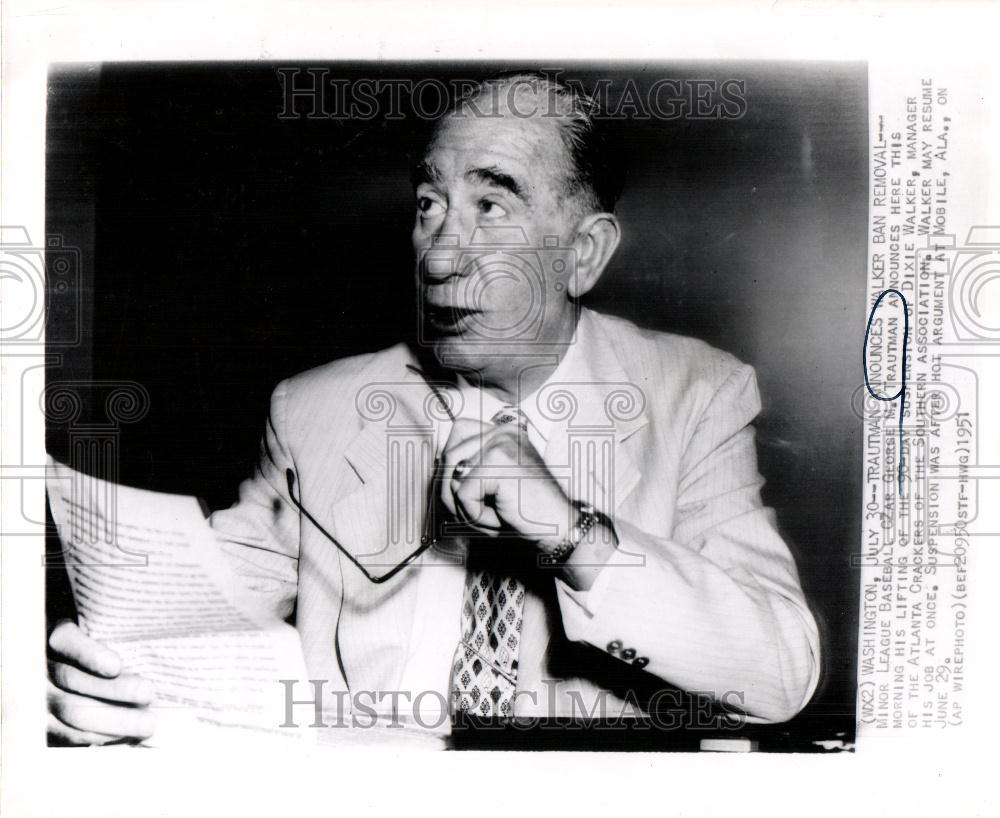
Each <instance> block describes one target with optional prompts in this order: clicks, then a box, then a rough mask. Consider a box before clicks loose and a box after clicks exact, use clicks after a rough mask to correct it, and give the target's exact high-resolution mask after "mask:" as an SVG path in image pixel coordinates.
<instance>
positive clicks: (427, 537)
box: [285, 461, 438, 585]
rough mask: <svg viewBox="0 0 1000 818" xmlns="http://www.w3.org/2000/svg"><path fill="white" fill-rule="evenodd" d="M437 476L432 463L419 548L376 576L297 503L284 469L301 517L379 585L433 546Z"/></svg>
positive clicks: (290, 476)
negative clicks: (431, 474)
mask: <svg viewBox="0 0 1000 818" xmlns="http://www.w3.org/2000/svg"><path fill="white" fill-rule="evenodd" d="M437 474H438V464H437V462H436V461H435V463H434V476H433V477H432V479H431V485H430V488H429V490H428V492H427V507H426V508H425V509H424V533H423V534H422V535H421V537H420V547H419V548H417V550H416V551H414V552H413V553H412V554H410V555H409V556H408V557H406V559H404V560H403V561H402V562H400V563H399V564H398V565H396V566H395V567H394V568H392V570H390V571H389V572H387V573H385V574H382V575H380V576H377V575H375V574H373V573H372V572H371V571H369V570H368V569H367V568H366V567H365V566H364V564H362V563H361V562H360V561H359V560H358V558H357V557H355V556H354V554H352V553H351V552H350V551H348V550H347V549H346V548H345V547H344V546H343V545H341V544H340V542H338V540H337V538H336V537H334V536H333V534H331V533H330V532H329V531H327V530H326V529H325V528H324V527H323V526H322V525H321V524H320V522H319V520H317V519H316V518H315V517H313V516H312V514H310V513H309V511H308V510H307V509H306V507H305V506H304V505H302V503H301V502H300V501H299V498H298V497H296V495H295V472H294V471H292V470H291V469H285V480H286V481H287V483H288V496H289V498H290V499H291V501H292V504H293V505H294V506H295V507H296V508H297V509H298V510H299V511H300V512H301V514H302V516H303V517H305V518H306V519H307V520H308V521H309V522H310V523H312V524H313V525H314V526H315V527H316V530H317V531H319V532H320V534H322V535H323V536H324V537H326V538H327V539H328V540H329V541H330V542H332V543H333V544H334V545H335V546H336V547H337V548H338V549H339V550H340V552H341V553H342V554H343V555H344V556H345V557H347V559H349V560H350V561H351V562H352V563H353V564H354V565H355V566H356V567H357V569H358V570H359V571H361V573H362V574H364V575H365V578H366V579H367V580H368V581H369V582H374V583H375V584H376V585H379V584H381V583H383V582H387V581H388V580H390V579H392V578H393V577H394V576H396V574H398V573H399V572H400V571H402V570H403V569H404V568H406V566H408V565H410V564H411V563H412V562H413V561H414V560H416V559H417V557H419V556H420V555H421V554H423V553H424V551H426V550H427V549H428V548H430V547H431V546H432V545H434V544H435V543H436V542H437V541H438V538H437V536H436V533H432V532H433V531H434V526H433V523H432V518H433V516H434V498H435V497H436V495H437V488H436V487H437V484H438V480H437Z"/></svg>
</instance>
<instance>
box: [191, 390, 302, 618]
mask: <svg viewBox="0 0 1000 818" xmlns="http://www.w3.org/2000/svg"><path fill="white" fill-rule="evenodd" d="M286 390H287V382H282V383H280V384H279V385H278V386H277V388H276V389H275V390H274V393H273V394H272V396H271V406H270V411H269V413H268V417H267V424H266V426H265V429H264V435H263V438H262V440H261V445H260V453H259V458H258V463H257V466H256V467H255V469H254V473H253V476H252V477H250V478H248V479H246V480H244V481H243V482H242V483H241V484H240V489H239V499H238V500H237V501H236V503H235V504H234V505H233V506H232V507H231V508H228V509H225V510H223V511H216V512H215V513H214V514H212V515H211V517H210V518H209V523H210V524H211V526H212V528H213V529H215V532H216V534H217V536H218V537H219V539H220V541H221V545H222V549H223V552H224V553H225V555H226V557H227V559H228V561H229V563H230V565H231V566H232V568H233V576H234V581H235V589H234V590H235V593H236V596H237V599H238V600H239V601H240V602H241V603H242V604H243V605H244V607H245V608H246V609H247V610H248V611H249V612H251V613H254V614H257V615H259V616H262V617H269V618H273V617H276V618H279V619H286V618H288V617H289V616H290V615H291V614H292V612H293V610H294V608H295V598H296V590H297V585H298V553H299V514H298V510H297V509H296V507H295V506H294V505H293V504H292V502H291V500H290V498H289V495H288V486H287V478H286V470H287V469H290V468H294V466H293V462H292V457H291V454H290V453H289V451H288V449H287V444H286V437H285V414H284V407H285V399H286Z"/></svg>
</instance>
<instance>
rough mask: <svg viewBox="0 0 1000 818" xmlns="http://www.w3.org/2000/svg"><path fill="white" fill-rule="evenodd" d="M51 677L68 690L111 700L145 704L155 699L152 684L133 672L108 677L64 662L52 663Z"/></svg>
mask: <svg viewBox="0 0 1000 818" xmlns="http://www.w3.org/2000/svg"><path fill="white" fill-rule="evenodd" d="M52 681H53V682H55V684H56V685H57V686H58V687H60V688H61V689H62V690H65V691H67V692H69V693H79V694H81V695H83V696H92V697H94V698H98V699H104V700H105V701H109V702H121V703H122V704H131V705H137V706H144V705H148V704H152V703H153V696H154V690H153V684H152V682H150V681H149V680H148V679H143V678H142V677H141V676H136V675H135V674H133V673H127V674H123V675H121V676H116V677H115V678H113V679H106V678H102V677H100V676H94V675H93V674H91V673H87V672H86V671H84V670H80V669H79V668H77V667H73V666H72V665H67V664H65V663H63V662H56V663H54V664H53V665H52Z"/></svg>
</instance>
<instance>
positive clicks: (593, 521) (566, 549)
mask: <svg viewBox="0 0 1000 818" xmlns="http://www.w3.org/2000/svg"><path fill="white" fill-rule="evenodd" d="M573 507H574V508H575V509H576V510H577V515H578V516H577V518H576V523H574V525H573V527H572V528H571V529H570V530H569V534H567V535H566V539H564V540H563V541H562V542H561V543H559V544H558V545H557V546H556V547H555V548H553V549H552V550H551V551H549V552H548V553H546V554H543V555H542V557H541V562H542V564H543V565H562V564H563V563H564V562H566V560H567V559H569V556H570V554H572V553H573V552H574V551H575V550H576V547H577V546H578V545H579V544H580V543H581V542H583V538H584V537H586V536H587V533H588V532H589V531H590V529H592V528H593V527H594V526H595V525H597V524H598V523H604V524H605V525H607V524H608V519H607V517H606V516H605V515H604V514H601V513H600V512H599V511H598V510H597V509H596V508H594V507H593V506H592V505H591V504H590V503H584V502H582V501H580V500H574V501H573Z"/></svg>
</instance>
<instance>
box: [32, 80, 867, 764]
mask: <svg viewBox="0 0 1000 818" xmlns="http://www.w3.org/2000/svg"><path fill="white" fill-rule="evenodd" d="M278 67H279V66H278V65H274V64H266V63H256V64H223V63H218V64H193V65H192V64H185V65H180V64H173V65H168V64H142V65H135V64H133V65H128V64H117V65H112V64H104V65H94V66H80V65H77V66H60V67H56V68H54V69H53V71H52V73H51V76H50V89H49V105H48V134H47V139H48V143H47V162H48V165H47V208H48V216H47V219H48V224H47V229H48V233H49V234H50V237H52V236H58V237H60V238H61V239H62V242H63V244H64V246H68V247H71V248H76V250H75V251H74V252H72V253H70V254H69V257H70V258H73V259H75V262H74V263H75V265H76V267H75V269H74V271H73V273H72V275H71V276H70V279H71V286H70V287H69V288H68V289H67V290H60V291H59V292H56V291H54V290H50V292H49V324H48V339H49V343H50V349H51V350H52V352H53V357H52V359H51V366H50V368H49V372H48V378H49V381H50V383H52V382H55V381H60V382H64V381H71V382H74V383H76V384H78V385H79V392H80V394H81V397H82V399H83V404H84V413H83V415H82V416H81V417H80V418H78V419H77V420H76V421H75V423H76V424H77V428H78V427H79V425H80V424H84V423H87V422H94V423H99V424H100V423H104V422H106V421H107V418H106V417H105V416H104V415H103V412H104V402H103V394H102V392H101V390H102V386H101V384H102V383H106V382H122V381H135V382H138V383H139V384H142V386H143V387H144V388H145V389H146V390H147V392H148V393H149V397H150V403H149V410H148V413H147V414H145V416H144V417H143V418H142V419H141V420H139V421H137V422H135V423H131V424H124V425H121V426H119V427H118V428H117V431H116V434H117V452H118V457H117V463H116V465H115V466H114V472H115V474H116V475H117V479H119V480H121V481H122V482H124V483H128V484H132V485H137V486H141V487H144V488H151V489H156V490H162V491H170V492H177V493H184V494H194V495H198V496H200V497H203V498H205V499H206V501H207V502H208V505H209V506H210V507H212V508H218V507H224V506H227V505H229V504H230V503H232V502H233V501H234V499H235V497H236V488H237V485H238V483H239V481H240V480H241V479H242V478H243V477H244V476H246V475H247V474H249V472H250V469H251V468H252V465H253V462H254V459H255V457H256V453H257V444H258V440H259V436H260V433H261V431H262V428H263V421H264V418H265V414H266V410H267V402H268V397H269V394H270V391H271V389H272V388H273V386H274V385H275V384H276V383H277V382H278V381H279V380H281V379H282V378H284V377H286V376H288V375H290V374H293V373H295V372H297V371H300V370H302V369H305V368H308V367H311V366H314V365H317V364H320V363H323V362H325V361H328V360H331V359H333V358H337V357H340V356H343V355H349V354H352V353H356V352H360V351H365V350H372V349H378V348H381V347H384V346H388V345H390V344H392V343H394V342H396V341H398V340H399V339H400V338H402V337H407V336H409V335H411V334H412V331H413V327H414V320H415V319H414V317H413V310H412V304H413V300H412V290H411V286H412V285H411V283H410V282H411V277H412V276H411V270H412V258H411V250H410V245H409V233H410V230H411V227H412V218H413V202H412V191H411V188H410V184H409V171H410V168H411V167H412V165H413V164H414V162H415V161H416V160H417V159H419V156H420V151H421V149H422V147H423V139H424V136H425V130H426V126H427V123H426V122H423V121H418V120H417V118H415V117H413V116H412V115H409V116H404V117H403V118H402V119H398V120H396V119H386V118H385V117H381V116H377V117H375V118H372V119H368V120H350V119H330V118H318V119H309V118H304V117H299V118H294V119H280V118H279V116H278V114H279V112H280V111H281V110H282V108H283V105H284V99H283V88H282V82H281V78H280V77H279V75H278V74H277V72H276V69H277V68H278ZM299 67H301V68H305V67H308V66H307V65H300V66H299ZM314 67H324V68H328V69H329V71H330V76H332V77H338V78H345V79H351V78H358V77H368V78H376V77H393V78H397V77H413V78H414V79H418V78H421V77H428V76H431V77H438V78H441V79H445V80H447V79H448V78H450V77H462V78H472V79H475V78H478V77H481V76H483V75H488V74H492V73H495V72H497V71H501V70H510V69H511V68H514V67H516V66H513V65H509V64H503V65H500V64H476V65H474V66H457V65H455V64H450V65H448V66H441V65H431V64H426V65H414V64H407V65H393V64H386V63H378V64H370V65H357V64H354V65H352V66H347V65H338V64H335V63H330V64H325V65H323V66H319V65H318V64H314ZM532 67H533V68H537V66H532ZM545 67H546V68H549V67H550V66H545ZM560 67H562V68H565V69H566V73H565V75H564V76H565V77H567V78H573V79H579V80H581V81H583V83H584V85H585V86H587V87H590V85H591V84H592V83H593V81H594V80H595V79H597V78H598V77H608V78H611V79H612V80H613V82H612V86H611V99H612V100H614V99H615V94H616V93H621V91H622V90H623V89H624V88H625V87H626V84H625V83H626V80H627V79H628V78H631V79H632V80H633V81H634V82H635V83H636V84H637V86H638V87H639V88H640V89H645V88H648V86H649V85H650V84H651V83H652V82H653V81H655V80H657V79H660V78H664V77H669V78H677V79H695V78H698V79H714V80H717V81H719V82H721V81H723V80H726V79H730V78H735V79H739V80H743V81H745V83H746V100H747V109H746V114H745V115H744V116H743V117H741V118H739V119H692V118H683V119H675V120H663V119H646V120H641V119H637V118H631V119H629V120H627V121H624V122H622V123H620V124H619V125H618V126H617V127H618V128H619V135H620V136H621V138H622V139H623V142H624V144H625V157H626V161H627V164H628V174H629V180H628V183H627V185H626V188H625V194H624V196H623V198H622V201H621V204H620V208H619V214H620V217H621V220H622V222H623V225H624V229H625V238H624V240H623V243H622V246H621V248H620V249H619V252H618V254H617V256H616V257H615V259H614V260H613V262H612V264H611V266H610V268H609V269H608V271H607V273H606V274H605V277H604V279H603V281H602V282H601V284H600V285H599V287H598V288H597V289H596V290H595V292H594V293H592V294H591V296H589V297H588V299H587V301H586V303H587V304H588V305H590V306H593V307H596V308H597V309H600V310H604V311H607V312H611V313H616V314H619V315H623V316H625V317H628V318H630V319H632V320H634V321H636V322H637V323H639V324H641V325H645V326H649V327H653V328H656V329H662V330H669V331H673V332H679V333H683V334H689V335H695V336H698V337H700V338H703V339H704V340H706V341H708V342H709V343H711V344H713V345H715V346H718V347H721V348H723V349H726V350H729V351H730V352H732V353H734V354H735V355H737V356H738V357H739V358H741V359H742V360H744V361H746V362H747V363H750V364H752V365H753V366H755V367H756V369H757V373H758V377H759V381H760V386H761V392H762V394H763V399H764V411H763V413H762V415H761V416H760V418H759V419H758V443H759V452H760V460H761V464H760V465H761V471H762V473H763V474H764V476H765V477H766V478H767V480H768V483H767V486H766V487H765V490H764V495H765V501H766V502H767V503H768V504H769V505H772V506H774V507H775V509H776V511H777V514H778V519H779V523H780V525H781V528H782V531H783V532H784V534H785V536H786V538H787V540H788V541H789V543H790V545H791V547H792V549H793V551H794V553H795V555H796V557H797V560H798V564H799V568H800V572H801V575H802V582H803V586H804V588H805V591H806V594H807V596H808V597H809V599H810V601H811V603H812V604H813V607H814V609H815V611H816V613H817V618H818V620H819V621H820V627H821V629H822V630H823V635H824V648H825V655H824V674H823V680H822V682H821V686H820V689H819V691H818V692H817V694H816V696H815V697H814V699H813V702H812V704H810V706H809V707H808V708H807V709H806V710H805V711H804V712H803V714H801V715H800V716H799V717H797V718H796V719H795V720H794V721H792V722H790V723H788V724H787V725H783V726H781V727H779V728H769V730H770V732H769V733H767V734H766V738H767V740H768V741H769V742H770V745H769V746H772V747H774V748H775V749H779V748H781V747H789V748H790V747H793V746H794V747H797V748H799V749H804V748H806V747H809V746H811V745H810V744H809V741H810V740H812V739H824V738H831V737H841V738H843V739H845V740H847V741H851V740H853V736H854V698H855V665H856V629H857V606H858V601H857V596H858V574H857V571H856V569H855V568H854V567H852V565H851V561H850V555H851V554H852V553H854V552H855V551H858V550H859V547H858V536H859V532H860V477H861V436H860V432H861V426H860V421H859V420H858V419H857V417H856V416H855V414H854V413H853V411H852V408H851V396H852V394H853V392H854V391H855V388H856V387H857V385H858V383H859V381H860V378H861V367H860V361H861V342H862V335H863V329H864V314H863V303H864V302H863V298H862V292H863V286H864V281H865V246H866V245H865V235H866V232H865V231H866V219H867V209H866V196H867V181H866V179H867V177H866V173H867V161H868V159H867V84H866V70H865V67H864V66H863V65H861V64H837V65H832V64H804V63H795V64H773V63H772V64H745V63H710V64H677V63H670V64H661V65H650V64H635V65H626V64H621V63H619V64H617V65H616V66H615V68H614V69H612V70H606V69H601V70H598V69H595V67H594V66H573V65H565V66H560ZM402 102H403V105H404V112H405V111H406V105H407V102H408V100H407V99H406V98H405V96H404V97H403V99H402ZM307 108H308V106H307V105H305V106H304V107H300V108H299V110H302V111H304V110H307ZM64 280H65V279H64ZM77 331H78V332H79V334H80V336H81V337H82V339H83V343H82V344H73V343H72V339H73V337H74V335H75V333H76V332H77ZM62 341H67V342H68V343H65V344H62V343H61V342H62ZM90 383H93V384H94V385H93V386H92V387H91V386H88V385H87V384H90ZM330 422H336V420H335V419H330ZM72 431H73V430H72V429H69V428H68V427H67V426H66V425H65V424H56V423H50V426H49V437H48V446H49V450H50V451H51V452H52V453H53V454H54V455H55V456H57V457H60V458H62V459H71V458H70V454H69V447H68V445H67V440H68V434H67V433H68V432H72ZM72 465H76V466H77V467H82V468H85V469H88V470H92V469H95V468H98V467H96V466H94V465H93V464H89V465H88V464H84V463H73V464H72ZM101 468H103V467H101ZM50 588H53V589H56V588H58V582H57V578H55V577H53V583H52V584H51V585H50ZM50 600H51V602H50V609H52V610H53V611H54V609H55V608H57V607H58V606H59V604H60V602H61V601H63V595H62V593H61V592H59V591H58V590H52V592H51V596H50Z"/></svg>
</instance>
